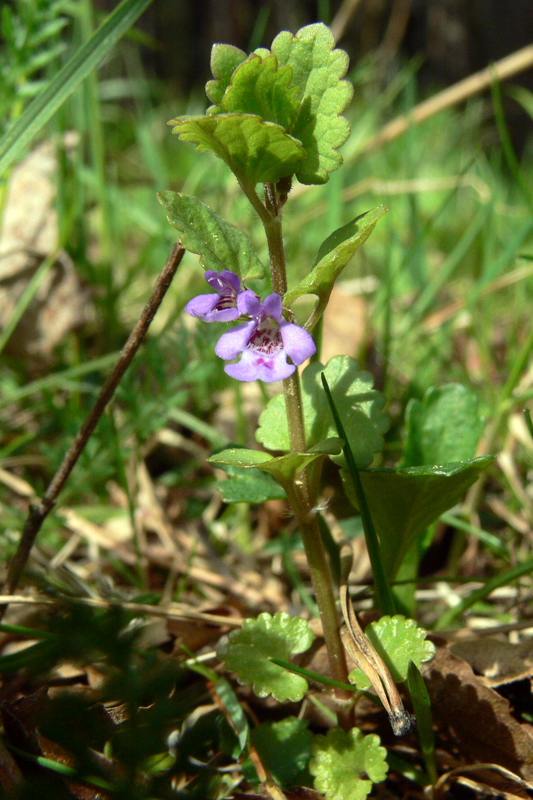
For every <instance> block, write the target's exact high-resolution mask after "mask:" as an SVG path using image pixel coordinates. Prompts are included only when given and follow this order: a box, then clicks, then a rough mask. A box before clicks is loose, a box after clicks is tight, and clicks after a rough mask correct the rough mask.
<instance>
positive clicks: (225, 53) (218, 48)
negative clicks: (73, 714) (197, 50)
mask: <svg viewBox="0 0 533 800" xmlns="http://www.w3.org/2000/svg"><path fill="white" fill-rule="evenodd" d="M246 59H247V55H246V53H245V52H244V50H240V49H239V48H238V47H234V46H233V45H232V44H214V45H213V47H212V48H211V73H212V75H213V78H214V79H215V80H213V81H208V82H207V83H206V85H205V93H206V95H207V97H208V98H209V100H211V102H212V103H213V105H212V106H211V108H208V109H207V113H208V114H219V113H220V112H221V111H222V107H221V102H222V97H223V96H224V92H225V91H226V89H227V88H228V86H229V82H230V80H231V76H232V75H233V73H234V72H235V70H236V69H237V67H238V66H239V64H241V63H242V62H243V61H245V60H246Z"/></svg>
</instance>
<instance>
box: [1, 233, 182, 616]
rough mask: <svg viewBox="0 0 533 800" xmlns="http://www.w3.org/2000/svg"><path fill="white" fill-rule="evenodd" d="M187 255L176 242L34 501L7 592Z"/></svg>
mask: <svg viewBox="0 0 533 800" xmlns="http://www.w3.org/2000/svg"><path fill="white" fill-rule="evenodd" d="M184 255H185V250H184V249H183V248H182V247H181V245H178V244H175V245H174V246H173V247H172V250H171V252H170V255H169V257H168V259H167V262H166V264H165V266H164V267H163V270H162V272H161V274H160V275H159V278H158V279H157V281H156V284H155V286H154V289H153V291H152V294H151V295H150V298H149V300H148V302H147V303H146V305H145V307H144V309H143V312H142V314H141V316H140V319H139V321H138V323H137V325H136V326H135V328H134V329H133V330H132V332H131V333H130V336H129V338H128V341H127V342H126V344H125V345H124V348H123V350H122V352H121V353H120V355H119V357H118V360H117V363H116V364H115V367H114V369H113V371H112V373H111V375H110V376H109V378H108V379H107V381H106V382H105V384H104V385H103V387H102V389H101V390H100V394H99V395H98V397H97V398H96V401H95V403H94V405H93V407H92V409H91V410H90V412H89V414H88V416H87V418H86V419H85V422H84V423H83V425H82V426H81V428H80V429H79V431H78V433H77V434H76V438H75V439H74V441H73V443H72V444H71V446H70V448H69V449H68V451H67V453H66V454H65V457H64V459H63V461H62V462H61V465H60V466H59V469H58V470H57V472H56V474H55V475H54V477H53V478H52V481H51V482H50V484H49V485H48V488H47V490H46V492H45V493H44V495H43V498H42V500H41V501H40V502H38V503H35V504H32V505H31V507H30V513H29V515H28V518H27V520H26V524H25V526H24V530H23V531H22V536H21V538H20V542H19V545H18V549H17V552H16V553H15V555H14V557H13V559H12V561H11V563H10V565H9V569H8V572H7V579H6V584H5V593H7V594H13V592H14V591H15V589H16V587H17V585H18V582H19V578H20V576H21V573H22V570H23V569H24V567H25V565H26V562H27V560H28V557H29V555H30V552H31V549H32V547H33V544H34V542H35V539H36V537H37V534H38V533H39V531H40V529H41V526H42V524H43V522H44V520H45V518H46V517H47V516H48V514H49V513H50V511H51V510H52V508H53V507H54V505H55V502H56V499H57V496H58V494H59V492H60V491H61V489H62V488H63V486H64V484H65V482H66V480H67V478H68V477H69V475H70V473H71V472H72V470H73V468H74V466H75V464H76V462H77V460H78V458H79V457H80V455H81V453H82V452H83V450H84V448H85V445H86V444H87V441H88V439H89V437H90V436H91V434H92V432H93V431H94V429H95V428H96V425H97V423H98V420H99V419H100V417H101V416H102V414H103V412H104V409H105V407H106V405H107V404H108V402H109V401H110V400H111V398H112V397H113V394H114V393H115V389H116V388H117V386H118V384H119V383H120V381H121V379H122V377H123V375H124V373H125V372H126V370H127V368H128V367H129V365H130V364H131V362H132V361H133V357H134V355H135V353H136V352H137V350H138V349H139V347H140V345H141V343H142V341H143V339H144V337H145V335H146V332H147V331H148V328H149V326H150V323H151V322H152V320H153V318H154V316H155V314H156V312H157V310H158V308H159V306H160V305H161V301H162V300H163V297H164V296H165V294H166V292H167V289H168V287H169V286H170V283H171V281H172V278H173V277H174V275H175V273H176V270H177V269H178V266H179V265H180V263H181V260H182V258H183V256H184ZM6 608H7V605H2V606H0V619H2V617H3V615H4V613H5V611H6Z"/></svg>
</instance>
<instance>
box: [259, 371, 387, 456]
mask: <svg viewBox="0 0 533 800" xmlns="http://www.w3.org/2000/svg"><path fill="white" fill-rule="evenodd" d="M323 371H324V372H325V374H326V377H327V380H328V384H329V387H330V389H331V393H332V395H333V398H334V400H335V405H336V407H337V409H338V412H339V414H341V416H342V420H343V423H344V426H345V429H346V434H347V436H348V438H349V440H350V444H351V447H352V450H353V453H354V457H355V460H356V463H357V466H368V464H370V462H371V461H372V458H373V457H374V454H375V453H377V452H379V451H380V450H381V449H382V448H383V433H384V432H385V431H386V430H387V428H388V425H389V422H388V418H387V416H386V415H385V414H384V413H383V411H382V409H383V406H384V405H385V398H384V397H383V395H382V394H381V393H380V392H378V391H376V390H375V389H373V388H372V387H373V383H374V379H373V377H372V375H370V373H369V372H364V371H362V370H360V369H359V368H358V366H357V362H356V361H355V360H354V359H353V358H350V357H349V356H335V357H334V358H332V359H331V360H330V361H329V362H328V364H327V366H326V367H323V366H322V364H319V363H315V364H310V365H309V366H308V367H307V368H306V369H305V370H304V372H303V375H302V404H303V414H304V420H305V430H306V437H307V442H308V444H309V445H313V444H314V443H315V442H320V441H322V440H324V439H327V438H329V437H334V436H335V435H336V428H335V424H334V421H333V417H332V416H331V412H330V409H329V405H328V402H327V398H326V395H325V393H324V389H323V386H322V382H321V380H320V374H321V373H322V372H323ZM256 439H257V440H258V441H259V442H261V443H262V444H263V445H264V446H265V447H268V448H269V449H270V450H288V449H289V430H288V424H287V416H286V413H285V398H284V396H283V395H282V394H279V395H275V396H274V397H273V398H272V399H271V400H270V402H269V403H268V405H267V407H266V409H265V410H264V411H263V413H262V414H261V416H260V417H259V428H258V430H257V432H256Z"/></svg>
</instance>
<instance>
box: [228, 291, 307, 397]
mask: <svg viewBox="0 0 533 800" xmlns="http://www.w3.org/2000/svg"><path fill="white" fill-rule="evenodd" d="M238 307H239V311H240V313H241V314H248V315H249V316H250V317H251V318H252V319H251V321H250V322H245V323H243V324H242V325H238V326H237V327H236V328H234V329H233V330H231V331H228V332H227V333H223V334H222V336H221V337H220V339H219V340H218V342H217V346H216V347H215V353H216V354H217V356H219V357H220V358H222V359H224V361H231V360H233V359H234V358H237V356H239V355H240V356H241V359H240V361H238V362H237V363H236V364H228V365H227V366H226V367H224V371H225V372H227V374H228V375H231V377H232V378H237V380H240V381H255V380H260V381H265V382H266V383H269V382H271V381H281V380H283V379H284V378H288V377H289V375H292V373H293V372H294V370H295V369H296V367H297V366H298V365H299V364H302V363H303V362H304V361H305V360H306V359H307V358H309V357H310V356H312V355H313V354H314V353H316V346H315V343H314V342H313V339H312V337H311V335H310V334H309V333H307V331H306V330H304V329H303V328H300V327H299V326H298V325H294V324H293V323H292V322H287V321H286V320H285V319H284V318H283V316H282V307H281V297H280V295H279V294H271V295H269V296H268V297H267V298H266V300H265V301H264V303H261V302H260V301H259V299H258V298H257V297H256V296H255V294H254V293H253V292H252V291H249V290H247V291H244V292H242V293H241V294H240V295H239V297H238ZM288 358H290V360H291V362H292V363H289V362H288V361H287V359H288Z"/></svg>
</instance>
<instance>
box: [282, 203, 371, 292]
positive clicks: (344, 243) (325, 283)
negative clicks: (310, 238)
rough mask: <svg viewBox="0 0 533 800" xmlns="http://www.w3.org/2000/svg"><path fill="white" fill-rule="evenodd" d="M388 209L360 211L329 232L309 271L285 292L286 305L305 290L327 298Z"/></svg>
mask: <svg viewBox="0 0 533 800" xmlns="http://www.w3.org/2000/svg"><path fill="white" fill-rule="evenodd" d="M386 212H387V209H386V208H385V206H379V207H378V208H375V209H374V210H373V211H367V212H365V213H364V214H361V215H360V216H358V217H356V218H355V219H354V220H352V221H351V222H349V223H348V224H347V225H344V226H343V227H342V228H338V229H337V230H336V231H334V232H333V233H332V234H331V235H330V236H328V238H327V239H326V240H325V241H324V242H323V243H322V245H321V246H320V248H319V250H318V253H317V256H316V258H315V262H314V264H313V266H312V268H311V271H310V272H309V274H308V275H306V277H305V278H304V279H303V280H302V281H300V283H298V284H297V285H296V286H295V287H294V288H293V289H291V290H290V291H289V292H287V294H286V295H285V297H284V303H285V305H287V306H288V307H290V306H291V305H292V303H293V302H294V301H295V300H296V298H298V297H302V296H303V295H306V294H316V295H318V296H319V297H320V298H323V299H324V300H325V301H326V302H327V300H328V298H329V295H330V294H331V290H332V288H333V284H334V283H335V281H336V280H337V279H338V277H339V275H340V274H341V272H342V270H343V269H344V267H345V266H346V264H347V263H348V261H349V260H350V259H351V257H352V256H353V255H354V253H356V252H357V250H358V249H359V248H360V247H361V245H362V244H363V243H364V242H366V240H367V239H368V237H369V236H370V234H371V233H372V231H373V230H374V228H375V225H376V222H377V221H378V219H380V218H381V217H382V216H383V215H384V214H385V213H386Z"/></svg>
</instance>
